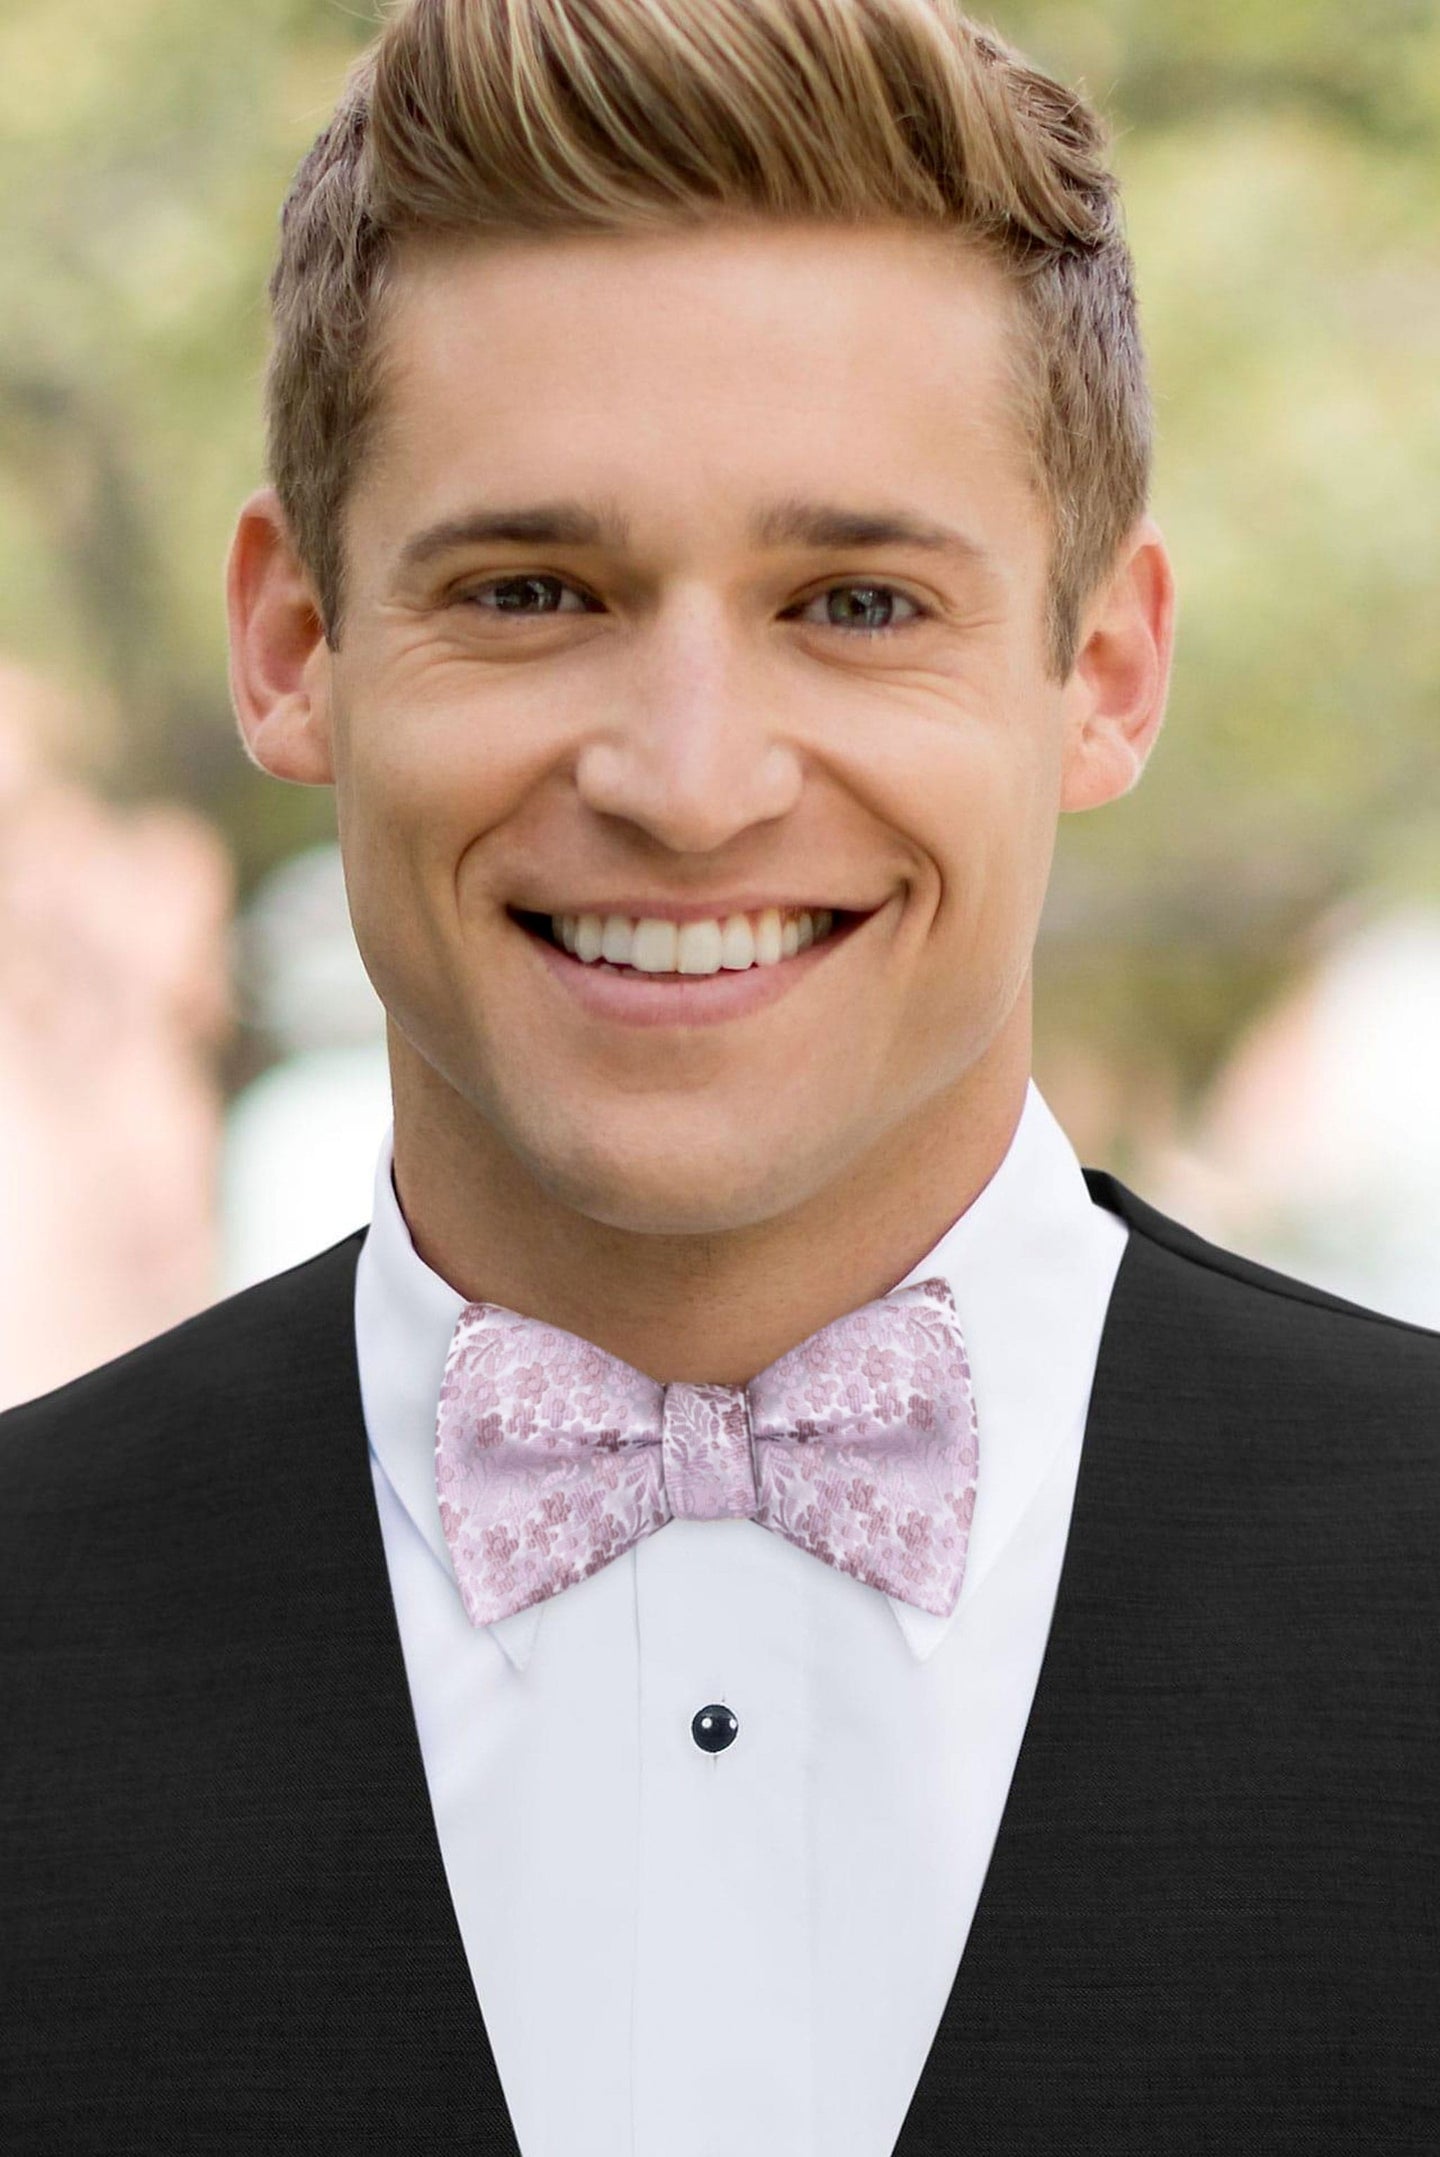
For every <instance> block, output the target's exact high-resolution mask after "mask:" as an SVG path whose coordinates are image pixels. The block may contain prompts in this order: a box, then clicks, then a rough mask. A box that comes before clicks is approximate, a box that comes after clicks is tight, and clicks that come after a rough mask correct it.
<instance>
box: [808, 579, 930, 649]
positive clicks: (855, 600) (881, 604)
mask: <svg viewBox="0 0 1440 2157" xmlns="http://www.w3.org/2000/svg"><path fill="white" fill-rule="evenodd" d="M897 600H898V601H899V603H900V605H901V606H902V607H908V608H909V609H910V612H909V614H908V615H901V616H900V618H899V619H898V620H897V619H896V616H895V602H896V601H897ZM832 601H838V602H839V603H838V604H837V605H832ZM815 606H823V607H824V608H825V610H826V612H825V618H824V620H823V621H822V623H821V627H822V628H825V629H853V630H858V631H859V632H860V633H861V635H863V636H872V637H875V636H879V637H883V636H887V635H888V634H889V633H890V632H891V631H892V630H895V629H908V628H909V626H910V623H911V622H915V621H921V620H923V618H924V615H925V609H924V608H923V607H921V606H918V605H917V604H916V602H915V601H914V600H913V599H910V598H907V596H906V594H905V593H904V592H897V591H896V589H895V587H894V585H892V584H832V585H831V586H830V588H829V590H828V591H824V592H817V593H816V594H815V597H814V598H813V599H807V600H806V601H805V603H804V606H802V607H801V608H800V609H799V612H801V613H802V614H803V613H804V612H806V610H807V609H809V608H810V607H815Z"/></svg>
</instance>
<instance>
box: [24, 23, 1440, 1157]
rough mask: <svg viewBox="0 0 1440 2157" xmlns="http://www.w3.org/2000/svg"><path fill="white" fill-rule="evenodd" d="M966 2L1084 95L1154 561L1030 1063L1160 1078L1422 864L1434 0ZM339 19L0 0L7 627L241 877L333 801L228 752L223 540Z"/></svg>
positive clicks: (1044, 958)
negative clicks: (1142, 349) (1151, 719)
mask: <svg viewBox="0 0 1440 2157" xmlns="http://www.w3.org/2000/svg"><path fill="white" fill-rule="evenodd" d="M981 12H986V11H981ZM991 19H993V20H994V22H995V24H996V27H997V28H998V29H999V30H1000V32H1001V33H1002V35H1004V36H1006V37H1008V38H1010V39H1011V40H1013V41H1014V42H1016V43H1018V44H1019V45H1020V46H1021V47H1022V48H1023V49H1024V50H1025V51H1026V52H1027V53H1028V54H1029V55H1030V56H1031V57H1032V58H1033V59H1034V60H1036V61H1037V62H1038V63H1039V64H1040V65H1042V66H1044V67H1046V68H1047V69H1048V70H1050V71H1051V72H1052V73H1055V74H1057V75H1059V76H1061V77H1063V78H1065V79H1067V80H1070V81H1074V82H1078V83H1080V84H1082V85H1083V86H1084V88H1085V89H1086V91H1087V92H1088V94H1089V95H1090V96H1091V97H1092V98H1093V99H1094V100H1095V101H1096V102H1097V103H1098V104H1099V105H1100V107H1101V109H1102V110H1103V111H1104V112H1105V113H1106V114H1107V116H1108V117H1109V119H1110V121H1111V123H1112V126H1113V127H1114V130H1115V135H1116V162H1117V165H1118V168H1119V170H1120V173H1121V176H1122V180H1123V182H1124V187H1125V194H1126V200H1127V204H1128V219H1129V229H1130V235H1131V240H1132V245H1133V248H1134V252H1135V257H1136V263H1137V269H1138V276H1139V287H1140V296H1141V305H1142V315H1143V325H1144V330H1145V335H1146V341H1147V346H1148V350H1149V354H1150V361H1151V370H1152V378H1153V382H1154V386H1155V392H1156V398H1157V405H1158V415H1159V443H1158V463H1157V473H1156V487H1155V494H1154V508H1155V512H1156V514H1157V516H1158V517H1159V519H1160V522H1161V525H1162V527H1163V528H1164V530H1165V532H1166V535H1167V538H1168V539H1169V541H1170V544H1171V548H1172V552H1173V553H1174V556H1175V559H1176V564H1177V569H1178V573H1179V579H1180V590H1181V617H1180V638H1179V648H1178V656H1177V664H1176V674H1175V681H1174V688H1173V692H1172V700H1171V708H1170V716H1169V720H1168V723H1167V728H1166V732H1165V734H1164V736H1163V738H1162V741H1161V744H1160V747H1159V749H1158V750H1157V752H1156V754H1155V757H1154V759H1153V760H1152V763H1151V766H1150V769H1149V772H1148V773H1147V776H1146V778H1145V780H1144V782H1143V784H1142V785H1141V786H1140V787H1139V788H1138V789H1137V790H1136V792H1135V793H1134V794H1133V795H1131V796H1130V797H1129V798H1128V799H1127V800H1126V801H1124V802H1123V803H1121V804H1119V805H1118V806H1116V807H1114V808H1111V809H1109V810H1106V811H1104V812H1102V813H1100V814H1096V815H1091V816H1087V817H1080V818H1069V819H1066V820H1065V823H1064V826H1063V829H1062V832H1061V843H1060V849H1059V854H1058V858H1057V865H1056V874H1055V882H1054V886H1053V889H1052V894H1051V903H1050V906H1049V909H1048V912H1047V918H1046V924H1045V930H1044V936H1043V941H1042V950H1041V961H1040V992H1039V1011H1040V1019H1041V1028H1040V1039H1039V1047H1038V1055H1037V1065H1038V1068H1039V1069H1040V1072H1041V1075H1042V1082H1043V1077H1044V1070H1045V1061H1046V1058H1047V1056H1048V1057H1050V1058H1052V1059H1053V1058H1056V1057H1058V1056H1060V1055H1062V1054H1074V1055H1076V1056H1080V1057H1085V1056H1087V1055H1088V1056H1093V1057H1095V1058H1098V1059H1102V1060H1103V1061H1104V1062H1105V1064H1106V1065H1108V1066H1109V1067H1110V1068H1111V1069H1113V1070H1115V1071H1117V1072H1119V1073H1120V1075H1121V1086H1122V1092H1123V1093H1124V1094H1125V1096H1126V1097H1127V1098H1130V1099H1133V1100H1139V1099H1141V1098H1142V1097H1143V1096H1144V1095H1145V1093H1146V1091H1147V1089H1149V1090H1151V1091H1152V1092H1153V1091H1154V1090H1155V1089H1159V1090H1160V1091H1161V1092H1163V1093H1164V1094H1165V1095H1166V1097H1167V1098H1168V1099H1170V1100H1171V1101H1174V1100H1177V1099H1178V1100H1181V1101H1183V1100H1185V1099H1187V1098H1193V1097H1194V1096H1195V1095H1196V1094H1197V1092H1198V1091H1199V1090H1200V1089H1201V1088H1203V1086H1204V1084H1205V1082H1206V1080H1207V1078H1208V1077H1209V1075H1210V1074H1211V1072H1212V1071H1213V1070H1214V1069H1215V1067H1216V1064H1217V1062H1218V1060H1219V1059H1220V1057H1221V1056H1222V1055H1223V1054H1224V1052H1225V1050H1226V1048H1227V1047H1228V1046H1229V1044H1230V1043H1231V1042H1232V1041H1233V1040H1234V1038H1235V1037H1236V1035H1237V1032H1238V1030H1239V1029H1240V1028H1241V1027H1242V1026H1243V1025H1244V1024H1245V1022H1246V1020H1247V1019H1248V1018H1249V1017H1250V1016H1251V1015H1252V1014H1253V1013H1254V1012H1255V1011H1256V1010H1257V1009H1258V1008H1259V1007H1260V1006H1261V1005H1262V1004H1263V1003H1264V1002H1265V1001H1266V1000H1267V999H1268V998H1269V997H1270V996H1271V995H1272V993H1273V992H1274V990H1275V989H1276V987H1277V986H1278V984H1279V983H1280V982H1281V981H1283V980H1284V979H1285V978H1286V977H1287V976H1288V975H1289V974H1290V973H1291V971H1292V970H1293V969H1294V968H1295V967H1296V965H1297V964H1298V963H1299V962H1300V960H1301V958H1302V957H1303V954H1304V952H1305V950H1306V948H1307V939H1310V938H1311V937H1313V935H1314V933H1315V925H1316V924H1317V923H1318V922H1322V921H1324V920H1325V919H1327V918H1330V917H1332V916H1333V914H1334V911H1335V909H1336V908H1337V906H1339V907H1343V906H1344V904H1345V903H1346V902H1353V901H1354V900H1355V899H1356V898H1357V897H1374V896H1375V895H1377V894H1378V895H1380V896H1381V897H1382V898H1396V899H1400V898H1407V897H1426V896H1428V897H1430V898H1434V897H1436V896H1437V892H1440V746H1437V724H1436V721H1437V707H1440V606H1437V604H1436V599H1435V594H1434V584H1435V581H1436V576H1437V570H1440V545H1437V540H1440V395H1437V382H1440V9H1437V6H1436V5H1435V4H1433V0H1367V4H1366V6H1364V7H1363V8H1357V7H1355V6H1354V5H1353V4H1351V0H1265V4H1264V5H1263V6H1262V7H1255V6H1254V5H1252V4H1249V0H1207V4H1206V5H1204V6H1201V5H1199V4H1198V0H1179V4H1175V0H1172V4H1169V5H1167V6H1165V7H1163V8H1160V7H1156V6H1154V5H1153V4H1152V0H1094V4H1074V5H1066V4H1045V0H1011V4H1009V5H1007V6H1006V7H1005V8H1004V9H1003V11H998V12H995V13H994V14H993V15H992V16H991ZM374 27H375V22H374V17H373V14H372V12H371V11H370V9H368V8H366V7H361V6H358V5H357V6H354V7H351V6H343V5H340V4H338V0H245V5H243V6H238V7H237V6H234V5H229V4H221V0H43V4H41V0H18V4H17V0H9V5H8V6H7V7H6V8H5V10H4V12H3V15H0V200H3V202H4V203H5V205H6V209H5V213H4V229H3V236H0V652H3V653H4V654H5V655H7V656H9V657H11V658H16V659H20V660H26V661H30V662H33V663H35V664H39V665H42V666H44V667H45V668H46V669H47V670H49V671H52V672H54V673H57V674H58V675H59V676H60V677H61V678H62V679H63V680H64V682H65V683H66V684H67V685H68V686H69V687H70V689H71V690H72V691H73V692H74V693H75V695H76V696H77V697H78V698H79V699H80V700H81V703H82V705H83V708H84V710H85V711H86V712H87V714H89V715H90V721H89V723H88V724H87V728H86V732H85V740H84V742H83V744H82V745H81V753H82V756H83V759H84V761H85V763H86V765H87V768H88V774H89V776H91V777H92V778H93V779H94V780H95V781H96V782H97V783H98V784H99V785H100V786H101V788H102V790H103V791H104V792H105V793H106V794H107V795H108V796H109V797H110V798H111V799H113V800H116V801H127V800H135V799H140V798H153V797H154V796H156V795H161V796H170V797H173V798H179V799H183V800H185V801H188V802H190V803H192V804H194V805H195V806H196V807H198V808H200V809H202V810H203V811H204V812H205V813H206V814H208V815H209V816H210V817H212V818H213V819H214V820H215V821H216V823H217V824H218V825H219V826H220V827H221V828H222V830H223V831H224V833H225V834H226V836H227V838H228V840H229V842H230V844H231V846H232V848H233V851H234V854H235V858H236V862H237V864H238V871H239V881H240V896H241V900H242V902H243V899H244V897H245V895H246V894H247V893H248V891H249V890H251V889H252V888H253V887H254V885H255V883H256V881H257V879H258V878H259V877H260V876H261V875H263V873H264V872H265V871H266V870H267V869H268V868H270V867H272V866H273V865H274V864H276V863H277V862H278V861H280V860H281V859H283V858H284V857H286V856H287V855H289V854H291V853H293V852H294V851H295V850H296V849H297V848H299V847H301V846H305V845H309V844H311V843H313V842H314V841H316V840H317V839H323V838H326V837H329V836H330V835H332V833H333V829H334V826H333V812H332V806H331V797H330V795H329V793H328V792H327V791H324V790H317V789H305V788H298V787H287V786H283V785H280V784H277V783H276V782H275V781H273V780H270V779H267V778H265V777H263V776H262V775H261V774H259V773H258V772H257V771H255V770H254V769H253V768H252V767H251V766H250V764H249V763H248V761H247V760H246V758H245V756H244V753H243V751H242V749H241V748H240V745H239V741H238V737H237V735H236V732H235V728H234V723H233V720H232V717H231V714H230V709H229V702H228V694H227V687H226V664H225V644H224V619H223V606H222V575H223V564H224V557H225V550H226V547H227V544H228V539H229V534H230V528H231V523H232V519H233V516H234V511H235V508H236V506H237V504H238V502H239V501H240V499H241V498H242V497H243V495H244V494H245V493H247V492H248V491H249V489H250V488H251V487H252V486H254V485H256V484H257V483H258V482H259V480H260V479H261V478H262V476H263V474H262V469H261V424H260V376H261V369H262V366H263V361H264V354H265V349H266V337H267V318H266V307H265V298H264V286H265V279H266V276H267V274H268V269H269V263H270V257H271V253H272V247H273V241H274V234H275V227H276V218H277V214H278V209H279V204H280V201H281V198H282V196H283V194H284V192H285V189H286V186H287V184H288V181H289V177H290V174H291V172H292V170H293V168H294V166H295V163H296V161H297V160H298V158H299V156H300V155H301V154H302V152H303V150H304V149H305V147H306V146H307V145H308V143H309V142H310V140H311V139H312V137H313V136H314V134H315V133H316V132H317V130H318V129H319V128H320V126H321V125H322V124H323V122H324V120H325V118H326V116H327V114H328V112H329V110H330V107H331V105H332V103H333V101H334V98H335V95H336V92H337V91H338V89H339V86H340V82H341V79H342V76H343V72H344V69H345V66H346V64H347V62H348V60H349V59H350V57H351V55H352V54H353V53H354V52H355V51H356V50H357V49H358V48H359V47H360V45H361V44H362V43H364V42H365V41H366V40H367V39H368V37H369V36H370V35H371V34H372V32H373V29H374ZM1114 1165H1118V1166H1120V1167H1121V1169H1122V1171H1123V1167H1124V1160H1123V1148H1121V1149H1120V1154H1119V1157H1118V1158H1117V1159H1116V1160H1115V1163H1114Z"/></svg>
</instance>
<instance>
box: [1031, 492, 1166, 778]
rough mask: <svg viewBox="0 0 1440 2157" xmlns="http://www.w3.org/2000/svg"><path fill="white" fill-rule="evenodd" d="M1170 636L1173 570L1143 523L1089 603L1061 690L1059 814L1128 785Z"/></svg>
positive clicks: (1136, 772)
mask: <svg viewBox="0 0 1440 2157" xmlns="http://www.w3.org/2000/svg"><path fill="white" fill-rule="evenodd" d="M1174 638H1175V577H1174V571H1173V569H1172V568H1171V564H1170V556H1169V553H1168V551H1167V549H1166V546H1165V541H1164V538H1163V537H1162V535H1161V532H1160V529H1159V526H1158V525H1157V524H1156V523H1155V522H1154V520H1153V519H1152V518H1150V517H1145V518H1142V520H1141V522H1140V523H1139V524H1138V525H1137V526H1136V528H1135V531H1134V532H1133V534H1132V535H1131V538H1130V540H1129V541H1128V542H1127V545H1126V547H1125V549H1124V550H1123V552H1122V555H1121V559H1120V562H1119V564H1118V566H1117V568H1116V570H1115V571H1114V573H1113V575H1112V576H1111V578H1110V579H1109V581H1108V583H1107V585H1106V587H1105V589H1104V591H1103V592H1102V593H1101V594H1099V595H1098V596H1097V598H1096V599H1095V600H1094V601H1093V602H1092V605H1091V608H1090V611H1089V613H1088V615H1087V618H1086V626H1085V632H1084V636H1083V639H1082V643H1081V648H1080V653H1079V656H1078V657H1077V659H1076V662H1075V666H1074V669H1073V670H1072V673H1071V676H1070V680H1069V681H1068V683H1067V684H1066V688H1065V702H1066V713H1065V764H1064V776H1063V784H1062V788H1061V799H1060V806H1061V809H1062V810H1067V809H1069V810H1076V809H1096V808H1099V807H1100V806H1101V805H1102V804H1103V803H1105V802H1108V801H1117V800H1119V798H1120V797H1121V795H1123V794H1128V793H1129V791H1130V789H1131V788H1132V787H1133V786H1134V785H1135V784H1136V782H1137V780H1138V779H1139V777H1140V775H1141V773H1142V772H1143V771H1144V769H1145V765H1146V761H1147V759H1148V758H1149V755H1150V751H1151V749H1152V748H1153V747H1154V745H1155V740H1156V737H1157V736H1158V734H1159V732H1160V726H1161V722H1162V720H1163V719H1164V716H1165V700H1166V696H1167V694H1168V691H1169V686H1170V663H1171V657H1172V653H1173V650H1174Z"/></svg>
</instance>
